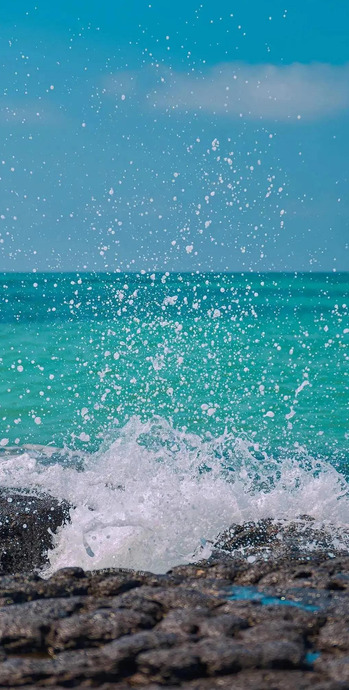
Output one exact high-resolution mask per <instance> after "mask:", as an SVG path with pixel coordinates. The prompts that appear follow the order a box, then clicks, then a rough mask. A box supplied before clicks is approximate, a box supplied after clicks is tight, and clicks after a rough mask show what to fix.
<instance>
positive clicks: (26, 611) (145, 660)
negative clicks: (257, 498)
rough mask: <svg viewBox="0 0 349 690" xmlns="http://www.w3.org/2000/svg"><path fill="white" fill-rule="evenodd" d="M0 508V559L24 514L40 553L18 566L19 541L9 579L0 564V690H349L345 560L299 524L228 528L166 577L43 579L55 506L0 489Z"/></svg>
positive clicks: (111, 573)
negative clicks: (202, 556) (205, 554)
mask: <svg viewBox="0 0 349 690" xmlns="http://www.w3.org/2000/svg"><path fill="white" fill-rule="evenodd" d="M8 499H10V501H8ZM11 499H12V500H11ZM30 501H31V503H30V504H29V503H28V502H30ZM4 506H5V508H6V507H7V509H8V516H9V515H10V516H12V517H11V520H12V521H10V520H8V523H7V527H6V529H7V535H8V538H9V540H10V541H8V544H7V551H8V549H9V548H10V545H11V530H12V534H13V530H16V525H17V532H16V534H17V537H18V534H19V533H20V531H19V527H20V526H21V527H22V528H23V514H26V515H27V516H28V519H27V523H26V524H27V527H26V528H25V529H24V530H23V529H22V536H23V533H24V535H25V538H24V542H25V539H27V541H28V538H29V537H30V538H31V539H32V540H33V539H34V540H35V535H40V536H38V539H37V547H38V544H39V545H40V544H41V546H42V549H41V551H40V548H39V549H38V548H36V550H35V549H31V550H30V549H29V552H31V554H32V561H31V564H30V563H29V561H28V549H27V551H25V549H24V550H23V548H22V549H21V547H20V545H19V543H18V539H17V542H16V545H15V547H16V548H15V554H16V558H15V559H13V558H12V561H11V558H10V559H9V554H8V553H7V561H5V562H7V572H4V566H3V560H1V563H2V566H1V567H2V574H0V688H5V687H8V688H9V687H25V688H27V689H28V688H32V689H33V688H34V687H35V688H38V687H51V688H56V690H57V689H58V688H66V687H81V688H82V687H91V688H103V689H104V690H108V689H109V688H110V690H111V689H112V688H119V689H120V690H121V689H123V690H126V688H151V690H156V689H160V688H163V687H167V688H177V687H180V688H187V690H189V689H190V688H192V689H193V690H200V689H201V688H202V690H205V689H206V690H214V689H215V688H229V689H235V688H236V690H270V688H273V689H275V690H277V689H278V688H280V689H281V688H282V690H294V689H295V688H297V690H298V689H299V690H307V689H308V688H309V689H310V688H312V690H344V689H345V688H348V687H349V635H348V630H349V598H348V590H349V555H348V552H347V553H345V552H334V551H333V550H332V552H331V551H329V548H328V541H326V539H328V534H326V533H324V532H321V530H320V531H319V530H316V529H313V526H312V520H311V519H310V518H308V517H306V516H302V517H300V518H299V519H298V520H296V521H295V522H294V523H288V524H286V523H285V524H283V523H282V522H275V521H272V520H263V521H259V522H258V523H245V524H244V525H235V526H232V527H230V528H229V530H227V531H226V532H225V533H223V534H222V535H220V537H219V538H218V539H217V541H216V543H215V545H214V549H213V553H212V555H211V556H210V558H209V559H207V560H201V561H199V562H197V563H192V564H190V565H181V566H178V567H175V568H172V569H171V570H170V571H169V572H168V573H167V574H165V575H156V574H153V573H148V572H142V571H132V570H126V569H122V568H110V569H104V570H99V571H86V572H84V571H83V570H82V569H81V568H63V569H61V570H58V571H56V572H55V573H54V574H53V575H51V577H49V578H48V579H42V577H41V576H40V575H38V574H37V572H36V571H37V568H38V567H41V566H42V565H43V562H44V561H45V550H46V549H47V535H49V537H50V538H51V539H52V536H53V534H54V530H55V529H57V528H58V526H59V524H62V522H64V521H65V520H67V519H69V517H68V512H67V506H64V505H63V506H62V505H60V504H58V502H57V501H54V499H51V497H47V496H37V497H33V496H29V495H25V494H21V496H20V499H19V497H18V493H17V494H15V495H11V491H10V490H6V491H5V492H4V490H3V491H2V493H1V499H0V510H1V515H2V522H4ZM29 508H30V511H29V510H28V509H29ZM21 509H22V513H21ZM16 516H17V522H16ZM60 521H61V522H60ZM5 522H6V520H5ZM40 525H41V526H40ZM48 526H49V529H50V532H48V531H47V528H48ZM3 534H4V533H3ZM43 535H45V539H46V541H44V542H43V541H42V538H43ZM311 535H313V537H314V539H313V548H312V549H311V550H307V549H306V548H305V544H306V543H307V541H309V538H310V536H311ZM24 542H23V543H24ZM12 543H13V544H14V543H15V542H14V540H12ZM32 546H33V542H32ZM2 549H4V537H3V538H2ZM21 554H22V555H24V556H25V558H23V559H22V562H21V561H20V560H19V558H20V556H21ZM34 555H35V558H38V557H39V562H38V563H36V564H35V563H34V560H35V559H34ZM16 559H17V560H16ZM16 563H17V570H16V572H14V570H12V571H11V568H13V567H16V566H15V564H16ZM21 569H22V572H20V570H21ZM25 571H26V572H25ZM29 571H31V572H29Z"/></svg>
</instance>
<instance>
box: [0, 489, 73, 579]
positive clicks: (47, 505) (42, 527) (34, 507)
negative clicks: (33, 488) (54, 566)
mask: <svg viewBox="0 0 349 690" xmlns="http://www.w3.org/2000/svg"><path fill="white" fill-rule="evenodd" d="M67 519H69V506H68V505H67V504H66V503H59V502H58V501H57V500H55V499H54V498H52V496H47V495H45V494H44V495H42V494H41V495H40V496H35V495H29V494H26V493H24V492H18V491H14V490H10V489H0V574H4V575H6V574H8V573H22V572H30V571H32V570H34V568H40V567H42V566H43V565H44V564H45V563H46V560H47V557H46V553H47V551H48V550H49V549H50V548H52V536H53V533H54V532H55V531H56V530H57V528H58V527H60V526H61V525H62V524H63V523H64V522H65V521H66V520H67Z"/></svg>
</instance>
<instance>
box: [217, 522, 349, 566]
mask: <svg viewBox="0 0 349 690" xmlns="http://www.w3.org/2000/svg"><path fill="white" fill-rule="evenodd" d="M335 542H336V546H334V543H335ZM309 544H311V551H312V557H313V559H314V558H315V557H316V556H318V557H320V559H321V560H326V559H329V558H333V557H334V556H335V555H340V554H342V553H343V552H345V551H346V552H348V548H349V530H343V529H342V530H341V531H339V530H337V529H336V527H334V526H328V528H326V529H325V528H324V527H322V526H318V525H317V524H316V523H315V521H314V519H313V518H311V517H309V516H308V515H301V516H299V517H298V518H297V519H296V520H294V521H291V522H290V521H288V520H273V519H272V518H265V519H262V520H258V521H257V522H246V523H244V524H243V525H236V524H234V525H231V527H230V528H229V529H228V530H226V531H225V532H223V533H222V534H220V535H219V536H218V538H217V540H216V541H215V543H214V549H216V550H219V551H224V552H226V553H229V554H231V555H238V553H239V552H240V554H243V555H244V557H249V558H250V559H251V558H253V557H254V556H263V555H265V556H267V557H268V560H269V561H270V562H271V561H272V560H273V559H275V558H277V559H278V560H279V561H280V559H281V558H282V557H283V558H285V559H286V558H287V560H288V561H290V560H293V561H297V560H300V561H303V560H304V556H305V554H307V552H308V551H309Z"/></svg>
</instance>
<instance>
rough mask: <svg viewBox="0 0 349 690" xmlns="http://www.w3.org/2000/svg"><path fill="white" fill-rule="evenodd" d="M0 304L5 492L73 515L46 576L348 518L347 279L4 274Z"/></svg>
mask: <svg viewBox="0 0 349 690" xmlns="http://www.w3.org/2000/svg"><path fill="white" fill-rule="evenodd" d="M0 295H1V308H0V332H1V341H0V342H1V352H0V406H1V409H0V420H1V426H0V449H1V451H2V458H1V462H0V484H2V485H7V486H18V487H20V488H23V487H25V488H33V489H34V488H35V489H37V488H39V489H40V490H42V489H44V490H45V491H49V492H50V493H52V494H53V495H56V496H57V497H59V498H66V499H67V500H69V501H70V502H71V503H72V505H74V509H72V522H71V525H69V526H66V527H65V528H64V530H63V532H62V534H61V535H60V537H59V540H58V544H57V547H56V549H55V551H54V553H53V554H52V558H51V564H52V568H55V567H59V566H64V565H72V564H75V565H81V566H82V567H104V566H110V565H118V566H120V565H121V566H127V567H144V568H149V569H153V570H157V571H163V570H166V568H167V567H170V566H171V565H174V564H176V563H179V562H187V561H188V559H190V557H191V556H192V555H193V553H194V552H195V553H199V554H200V555H202V554H205V553H206V552H205V549H206V550H207V549H208V547H203V546H202V545H203V544H208V543H209V540H212V539H213V540H214V538H215V536H217V534H218V533H219V532H220V531H221V530H222V529H225V528H226V527H228V526H229V525H230V524H231V523H232V522H234V521H235V522H241V521H243V520H246V519H247V520H250V519H259V518H261V517H268V516H271V517H280V516H282V517H285V518H292V519H293V518H294V517H295V516H297V515H299V514H301V513H305V512H306V513H309V514H310V515H312V516H313V517H314V518H315V519H316V520H317V521H320V522H321V523H323V522H327V523H332V524H333V523H336V524H337V525H345V524H347V523H348V520H349V501H348V496H347V480H348V475H349V471H348V458H349V451H348V442H349V421H348V417H349V416H348V400H349V396H348V371H349V366H348V363H349V354H348V341H349V319H348V308H349V273H346V274H339V273H332V274H297V275H294V274H292V275H290V274H271V273H268V274H250V273H246V274H234V275H232V274H220V275H217V274H212V273H211V274H199V273H197V274H186V273H183V274H145V273H144V274H121V273H120V274H112V275H107V274H87V273H85V274H84V273H83V274H80V275H78V274H35V273H31V274H2V275H0ZM206 555H207V554H206Z"/></svg>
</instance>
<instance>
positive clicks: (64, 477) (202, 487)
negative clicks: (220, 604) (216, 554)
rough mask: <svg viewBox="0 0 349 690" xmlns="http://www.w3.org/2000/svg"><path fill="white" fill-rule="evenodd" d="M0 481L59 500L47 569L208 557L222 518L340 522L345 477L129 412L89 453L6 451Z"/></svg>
mask: <svg viewBox="0 0 349 690" xmlns="http://www.w3.org/2000/svg"><path fill="white" fill-rule="evenodd" d="M0 485H2V486H6V487H12V488H22V489H24V488H25V489H26V490H28V489H29V490H30V491H33V492H35V491H45V492H46V493H49V494H51V495H52V496H54V497H56V498H58V499H65V500H67V501H68V502H69V503H70V504H71V506H72V508H71V510H70V517H71V522H70V523H68V524H66V525H64V526H63V527H62V528H61V529H60V530H59V532H58V533H57V535H56V536H55V547H54V549H53V550H52V551H51V552H50V554H49V560H50V566H49V569H48V571H47V573H48V574H49V573H51V572H53V571H55V570H56V569H58V568H61V567H66V566H81V567H83V568H84V569H89V570H91V569H96V568H106V567H127V568H135V569H144V570H152V571H155V572H165V571H166V570H167V569H168V568H170V567H171V566H173V565H178V564H180V563H186V562H188V561H192V560H193V558H194V556H193V554H195V553H198V552H199V551H200V554H201V556H202V554H203V553H204V555H205V556H206V557H207V556H208V555H209V550H210V543H211V542H212V541H214V540H215V538H216V537H217V535H218V534H219V533H220V532H222V531H223V530H224V529H226V528H227V527H229V526H230V525H231V524H232V523H239V524H241V523H243V522H245V521H250V520H259V519H261V518H265V517H271V518H276V519H280V518H282V519H286V520H292V519H294V518H295V517H297V516H298V515H299V514H304V513H307V514H308V515H310V516H311V517H313V518H314V519H315V521H316V524H321V525H324V526H326V525H335V526H336V528H338V529H340V528H341V527H343V528H344V527H345V526H347V525H348V521H349V520H348V518H349V495H348V484H347V482H346V480H345V478H344V476H343V475H341V474H340V473H339V472H338V471H337V470H336V469H335V468H334V467H333V466H332V465H331V464H330V463H326V462H324V461H323V460H319V459H315V458H312V457H310V456H309V455H308V454H307V453H306V451H305V449H301V448H298V450H297V452H295V453H294V454H293V455H292V456H290V455H289V454H287V453H285V454H284V455H283V456H282V455H281V456H280V457H278V458H273V457H270V456H268V455H267V454H266V453H265V452H263V451H262V450H261V449H260V448H259V447H258V445H257V444H256V443H251V442H250V441H249V440H248V439H244V438H239V437H236V436H235V435H234V434H233V433H230V432H228V431H226V432H225V433H224V434H223V435H222V436H219V437H218V438H213V437H210V436H209V435H208V436H207V437H205V438H201V437H199V436H197V435H195V434H190V433H188V432H185V431H180V430H176V429H174V428H173V427H172V425H171V424H170V423H169V422H167V421H166V420H164V419H162V418H160V417H154V418H153V419H152V420H150V421H148V422H142V421H141V420H140V419H139V418H138V417H133V418H132V419H131V420H130V421H129V422H128V423H127V424H126V425H125V426H124V427H123V428H122V429H119V430H117V431H116V432H114V434H113V436H110V435H109V436H108V438H107V439H106V440H105V442H104V444H103V446H102V447H101V449H100V450H99V451H98V452H97V453H94V454H90V455H88V454H86V453H85V454H81V455H79V456H77V455H76V454H75V455H74V456H72V454H71V453H70V451H69V450H66V451H65V452H63V451H60V450H59V449H52V448H50V447H49V446H48V447H46V448H42V447H38V446H31V447H27V448H22V449H17V450H16V452H14V451H11V450H10V449H7V451H6V454H4V456H3V457H2V461H1V464H0Z"/></svg>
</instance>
